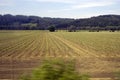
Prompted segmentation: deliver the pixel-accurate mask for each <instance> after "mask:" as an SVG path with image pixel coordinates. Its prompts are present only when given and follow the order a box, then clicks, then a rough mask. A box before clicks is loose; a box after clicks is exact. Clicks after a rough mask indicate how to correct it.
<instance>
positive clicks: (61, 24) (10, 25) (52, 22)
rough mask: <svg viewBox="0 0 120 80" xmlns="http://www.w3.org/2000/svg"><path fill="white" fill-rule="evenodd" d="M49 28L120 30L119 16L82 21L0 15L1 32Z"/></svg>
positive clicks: (98, 17)
mask: <svg viewBox="0 0 120 80" xmlns="http://www.w3.org/2000/svg"><path fill="white" fill-rule="evenodd" d="M49 26H55V28H56V29H67V30H69V31H72V30H73V31H76V30H91V31H92V30H98V31H99V30H120V15H101V16H97V17H91V18H83V19H69V18H50V17H38V16H24V15H11V14H5V15H0V29H1V30H46V29H48V27H49Z"/></svg>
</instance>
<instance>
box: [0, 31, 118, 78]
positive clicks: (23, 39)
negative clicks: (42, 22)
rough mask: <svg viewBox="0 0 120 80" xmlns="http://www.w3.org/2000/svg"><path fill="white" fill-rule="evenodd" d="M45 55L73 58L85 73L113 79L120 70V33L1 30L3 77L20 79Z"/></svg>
mask: <svg viewBox="0 0 120 80" xmlns="http://www.w3.org/2000/svg"><path fill="white" fill-rule="evenodd" d="M45 58H62V59H71V58H73V59H75V60H76V70H77V71H79V72H80V73H82V74H88V75H90V76H91V78H95V79H96V80H98V79H99V78H101V79H104V78H105V80H107V79H111V78H114V72H117V71H119V70H120V32H65V31H63V32H59V31H58V32H48V31H39V30H38V31H35V30H33V31H30V30H28V31H19V30H18V31H17V30H15V31H5V30H3V31H2V30H1V31H0V80H1V79H8V80H9V79H10V80H11V79H12V80H18V78H19V76H20V75H21V74H25V73H29V72H31V71H32V70H33V69H34V68H36V67H37V66H39V65H40V63H41V61H42V60H43V59H45ZM95 79H94V80H95Z"/></svg>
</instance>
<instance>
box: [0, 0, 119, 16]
mask: <svg viewBox="0 0 120 80" xmlns="http://www.w3.org/2000/svg"><path fill="white" fill-rule="evenodd" d="M0 14H13V15H18V14H20V15H35V16H41V17H60V18H88V17H91V16H98V15H106V14H117V15H120V0H0Z"/></svg>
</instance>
